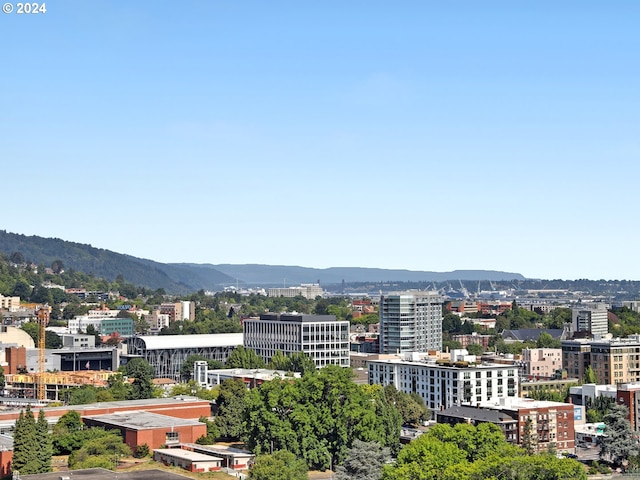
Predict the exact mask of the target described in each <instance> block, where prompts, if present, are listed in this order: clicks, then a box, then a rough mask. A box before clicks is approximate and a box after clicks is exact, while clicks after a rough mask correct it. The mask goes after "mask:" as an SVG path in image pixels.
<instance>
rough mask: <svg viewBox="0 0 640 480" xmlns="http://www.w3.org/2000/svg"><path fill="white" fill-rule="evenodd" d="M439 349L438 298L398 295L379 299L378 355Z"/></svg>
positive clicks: (423, 294)
mask: <svg viewBox="0 0 640 480" xmlns="http://www.w3.org/2000/svg"><path fill="white" fill-rule="evenodd" d="M429 350H442V297H440V295H438V294H437V293H433V292H419V291H411V292H401V293H395V294H389V295H382V296H381V297H380V353H402V352H427V351H429Z"/></svg>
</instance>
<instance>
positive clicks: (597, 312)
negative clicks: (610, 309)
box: [571, 303, 609, 337]
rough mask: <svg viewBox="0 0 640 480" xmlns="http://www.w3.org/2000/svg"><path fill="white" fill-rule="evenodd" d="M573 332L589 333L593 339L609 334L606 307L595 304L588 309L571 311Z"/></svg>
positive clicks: (601, 304)
mask: <svg viewBox="0 0 640 480" xmlns="http://www.w3.org/2000/svg"><path fill="white" fill-rule="evenodd" d="M571 319H572V323H573V331H574V332H576V333H578V332H589V333H590V334H591V336H593V337H602V336H604V335H606V334H607V333H609V322H608V314H607V305H606V304H604V303H596V304H594V305H593V306H589V307H580V308H573V309H571Z"/></svg>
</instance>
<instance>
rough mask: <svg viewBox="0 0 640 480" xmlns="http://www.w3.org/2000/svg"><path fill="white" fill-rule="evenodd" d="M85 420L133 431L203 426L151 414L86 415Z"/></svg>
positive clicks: (190, 421)
mask: <svg viewBox="0 0 640 480" xmlns="http://www.w3.org/2000/svg"><path fill="white" fill-rule="evenodd" d="M83 418H84V419H87V420H95V421H98V422H102V423H108V424H110V425H115V426H117V427H123V428H128V429H131V430H148V429H152V428H166V427H184V426H194V425H202V423H201V422H199V421H197V420H187V419H183V418H176V417H170V416H168V415H160V414H159V413H150V412H120V413H110V414H106V415H88V416H87V415H85V416H84V417H83Z"/></svg>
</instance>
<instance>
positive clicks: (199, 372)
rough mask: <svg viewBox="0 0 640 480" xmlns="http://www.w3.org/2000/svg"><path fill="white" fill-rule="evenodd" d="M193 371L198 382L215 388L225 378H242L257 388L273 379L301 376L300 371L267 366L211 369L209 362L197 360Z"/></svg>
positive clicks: (248, 385)
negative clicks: (274, 368)
mask: <svg viewBox="0 0 640 480" xmlns="http://www.w3.org/2000/svg"><path fill="white" fill-rule="evenodd" d="M203 363H204V365H203ZM193 372H194V375H193V376H194V379H195V380H196V382H197V383H198V384H199V385H200V386H202V387H205V388H213V387H215V386H216V385H220V384H221V383H222V382H224V381H225V380H231V379H235V380H242V381H243V382H244V384H245V385H246V386H247V387H249V388H255V387H257V386H259V385H262V384H263V383H264V382H269V381H271V380H276V379H284V378H300V373H298V372H285V371H284V370H269V369H266V368H255V369H247V368H225V369H219V370H209V369H208V368H207V362H196V365H195V368H194V371H193Z"/></svg>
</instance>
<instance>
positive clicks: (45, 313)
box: [37, 305, 50, 400]
mask: <svg viewBox="0 0 640 480" xmlns="http://www.w3.org/2000/svg"><path fill="white" fill-rule="evenodd" d="M49 311H50V309H49V306H47V305H45V306H44V307H40V309H39V310H38V327H39V330H38V388H37V390H38V400H45V399H46V398H47V392H46V385H45V381H44V372H45V369H44V367H45V365H44V364H45V356H44V354H45V348H44V347H45V336H46V331H45V329H46V327H47V325H48V323H49Z"/></svg>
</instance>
